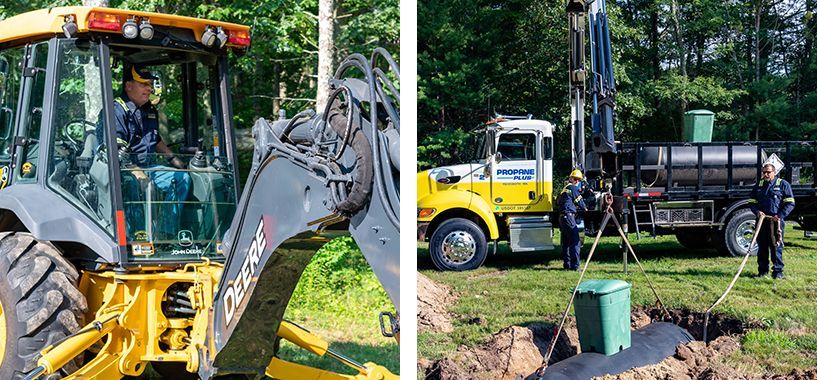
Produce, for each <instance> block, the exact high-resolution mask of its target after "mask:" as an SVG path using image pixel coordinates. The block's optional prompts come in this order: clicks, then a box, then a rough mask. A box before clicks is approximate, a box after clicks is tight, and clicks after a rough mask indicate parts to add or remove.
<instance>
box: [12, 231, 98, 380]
mask: <svg viewBox="0 0 817 380" xmlns="http://www.w3.org/2000/svg"><path fill="white" fill-rule="evenodd" d="M78 279H79V273H77V270H76V269H75V268H74V266H73V265H71V263H69V262H68V261H67V260H66V259H65V258H64V257H62V254H61V253H60V251H59V250H58V249H57V247H55V246H54V245H53V244H51V243H48V242H40V241H37V240H36V239H34V237H33V236H31V234H28V233H22V232H2V233H0V334H2V335H0V337H2V340H0V360H2V361H0V379H19V378H22V377H23V376H24V375H25V374H26V373H27V372H29V371H31V370H32V369H34V368H35V367H36V366H37V360H36V359H37V354H38V353H39V352H40V350H42V349H43V348H45V347H47V346H49V345H51V344H53V343H55V342H56V341H58V340H60V339H62V338H64V337H66V336H68V334H71V333H72V332H75V331H77V330H79V328H80V326H81V324H82V323H83V313H84V312H85V311H86V310H87V307H88V306H87V301H86V300H85V296H84V295H83V294H82V293H80V291H79V290H78V289H77V280H78ZM78 364H79V363H69V364H68V365H66V366H65V367H64V368H63V370H62V371H64V372H62V373H61V375H67V374H68V373H70V372H73V371H75V370H76V369H77V368H78Z"/></svg>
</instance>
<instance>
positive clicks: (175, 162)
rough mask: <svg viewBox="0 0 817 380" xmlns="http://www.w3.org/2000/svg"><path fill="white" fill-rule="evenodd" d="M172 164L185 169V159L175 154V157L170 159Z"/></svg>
mask: <svg viewBox="0 0 817 380" xmlns="http://www.w3.org/2000/svg"><path fill="white" fill-rule="evenodd" d="M170 164H171V165H173V167H174V168H176V169H184V161H182V160H181V159H180V158H179V157H176V156H173V158H171V159H170Z"/></svg>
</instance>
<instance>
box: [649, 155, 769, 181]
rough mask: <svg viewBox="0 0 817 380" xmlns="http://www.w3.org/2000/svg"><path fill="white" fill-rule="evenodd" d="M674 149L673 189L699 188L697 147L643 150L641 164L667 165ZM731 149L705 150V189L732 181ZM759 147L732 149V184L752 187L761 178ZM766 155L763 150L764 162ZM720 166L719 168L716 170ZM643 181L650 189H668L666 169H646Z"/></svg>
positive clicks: (762, 158) (762, 157)
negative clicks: (759, 173) (729, 157)
mask: <svg viewBox="0 0 817 380" xmlns="http://www.w3.org/2000/svg"><path fill="white" fill-rule="evenodd" d="M668 148H670V149H672V167H673V169H672V184H671V186H695V185H697V184H698V169H697V168H693V167H690V166H697V165H698V147H697V146H673V147H666V146H660V147H658V146H647V147H639V149H641V152H640V156H641V165H642V167H643V166H647V165H652V166H655V165H659V166H661V165H666V164H667V156H668V154H667V153H668V152H667V149H668ZM728 154H729V147H728V146H725V145H724V146H704V147H703V148H702V158H703V159H702V161H703V165H704V169H703V184H704V186H725V185H726V182H727V181H728V170H729V168H727V163H728ZM757 158H758V157H757V146H756V145H738V146H732V185H733V186H740V185H751V184H753V183H754V182H755V181H756V178H757V165H758V159H757ZM766 158H767V156H766V152H764V151H761V157H760V162H764V161H766ZM712 166H718V167H712ZM641 181H642V183H643V185H644V186H646V187H653V186H656V187H666V186H667V171H666V169H655V168H649V166H647V167H646V168H642V170H641Z"/></svg>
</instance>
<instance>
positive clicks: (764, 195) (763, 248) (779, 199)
mask: <svg viewBox="0 0 817 380" xmlns="http://www.w3.org/2000/svg"><path fill="white" fill-rule="evenodd" d="M775 175H776V170H775V167H774V165H772V164H766V165H763V170H762V179H761V180H760V181H758V183H757V184H756V185H755V186H754V187H753V188H752V192H751V195H750V199H749V207H750V208H751V209H752V212H754V213H755V215H757V216H758V218H761V219H760V223H762V225H761V227H760V231H759V232H758V236H757V245H758V252H757V272H758V276H759V277H760V276H765V275H767V274H768V273H769V256H771V259H772V260H771V261H772V278H774V279H782V278H783V231H785V229H786V226H785V222H784V220H785V219H786V217H788V216H789V214H791V212H792V210H794V194H793V193H792V190H791V185H790V184H789V183H788V182H786V180H784V179H782V178H775ZM767 216H768V218H767Z"/></svg>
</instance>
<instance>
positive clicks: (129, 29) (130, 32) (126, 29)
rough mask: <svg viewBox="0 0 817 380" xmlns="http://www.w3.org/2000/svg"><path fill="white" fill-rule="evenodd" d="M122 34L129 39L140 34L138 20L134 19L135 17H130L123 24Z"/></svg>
mask: <svg viewBox="0 0 817 380" xmlns="http://www.w3.org/2000/svg"><path fill="white" fill-rule="evenodd" d="M122 35H123V36H125V38H127V39H129V40H132V39H134V38H136V36H138V35H139V26H138V25H136V21H134V19H133V17H131V18H128V21H125V23H124V24H122Z"/></svg>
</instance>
